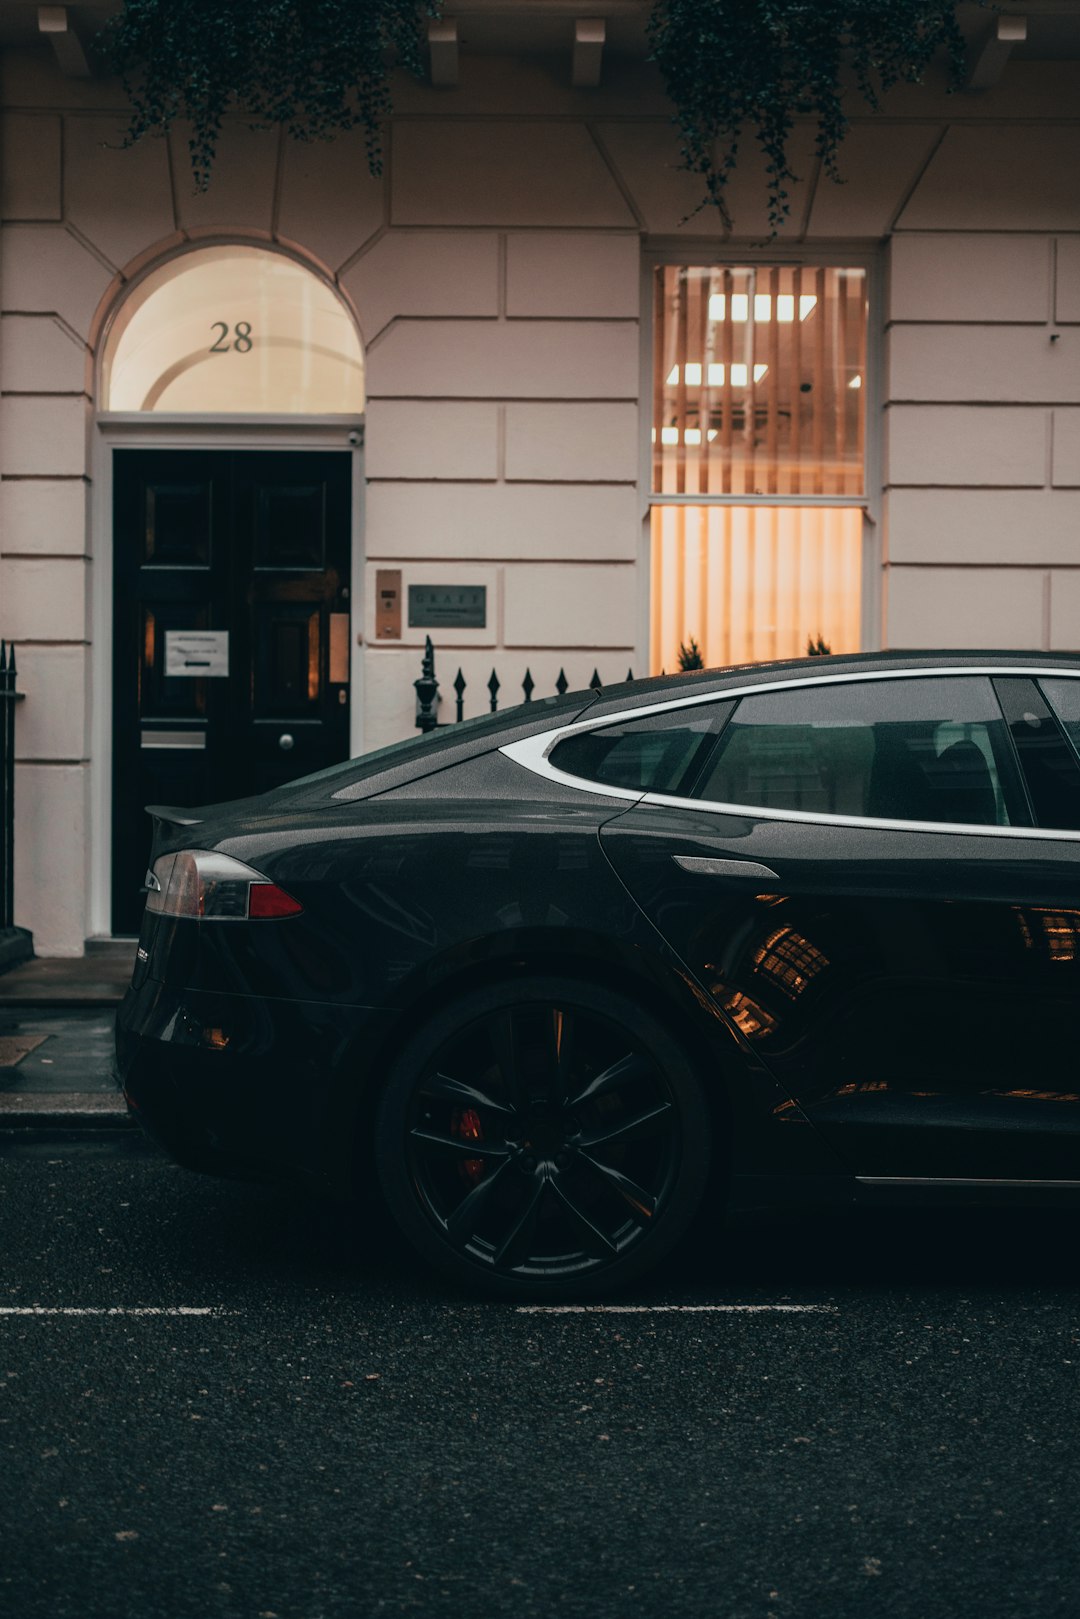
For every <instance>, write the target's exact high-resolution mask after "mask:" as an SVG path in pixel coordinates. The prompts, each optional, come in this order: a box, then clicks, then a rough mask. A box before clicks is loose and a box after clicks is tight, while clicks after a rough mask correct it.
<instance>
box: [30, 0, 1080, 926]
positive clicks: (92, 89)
mask: <svg viewBox="0 0 1080 1619" xmlns="http://www.w3.org/2000/svg"><path fill="white" fill-rule="evenodd" d="M36 9H37V8H36V7H30V6H26V7H11V8H8V12H6V13H5V21H4V23H3V26H5V27H8V28H9V35H8V38H9V43H8V44H7V45H6V48H5V50H4V53H3V60H2V78H0V83H2V95H3V122H2V136H0V138H2V162H3V193H2V218H0V309H2V318H0V396H2V397H0V635H2V636H3V637H4V638H6V639H7V640H9V641H11V642H13V643H14V644H15V646H16V649H17V657H18V665H19V671H20V673H19V685H20V689H21V690H22V691H23V692H24V693H25V700H24V701H23V702H22V703H21V705H20V708H19V713H18V720H17V777H16V795H17V799H16V801H17V817H16V897H15V909H16V921H17V922H18V923H20V924H22V925H23V926H25V927H28V928H30V929H32V930H33V934H34V940H35V946H36V949H37V951H38V953H39V954H43V955H76V954H79V953H81V952H82V951H83V949H84V946H85V941H86V940H87V939H90V938H94V937H110V936H115V935H123V934H126V933H128V932H130V931H131V927H132V923H131V915H132V909H131V907H132V905H133V904H136V903H137V894H136V896H135V899H134V900H133V899H132V898H131V897H130V895H129V896H128V898H125V895H127V894H128V890H129V889H131V891H132V893H134V892H135V890H134V889H133V888H132V884H131V882H130V874H129V872H128V866H131V864H132V862H134V864H136V865H137V863H138V859H139V858H140V851H139V848H138V847H136V846H137V845H138V838H139V833H138V832H137V831H135V830H132V829H133V828H134V827H135V825H136V822H135V821H133V820H132V819H131V817H132V815H137V814H141V809H140V807H139V804H138V803H136V800H140V801H141V795H143V794H144V793H145V794H147V795H149V796H151V797H153V798H158V799H161V798H162V797H163V796H164V797H167V799H168V800H169V801H173V802H178V801H179V802H185V801H186V802H193V803H198V802H204V801H206V799H207V798H221V797H225V796H230V795H231V793H233V792H237V793H239V792H242V791H250V790H255V789H256V788H257V787H259V786H261V785H268V784H269V783H270V782H271V781H272V780H275V779H283V775H282V773H283V772H284V774H288V773H289V770H290V769H291V770H292V773H293V774H296V773H299V772H300V771H301V770H304V769H307V768H312V767H314V766H315V765H317V764H319V763H322V762H326V761H328V760H329V759H331V758H333V757H345V756H347V754H348V753H349V752H352V753H357V752H360V751H362V750H364V749H366V748H370V747H375V746H380V745H382V744H384V743H387V742H390V741H393V740H396V739H398V738H400V737H403V736H407V735H409V734H410V733H411V732H412V730H413V727H414V715H415V694H414V691H413V685H412V683H413V681H414V680H415V679H416V677H417V676H418V675H419V673H420V659H421V655H422V650H423V646H424V641H425V638H426V637H427V636H428V635H430V636H431V637H432V640H433V642H434V644H435V646H436V656H437V670H438V674H439V677H440V680H441V683H442V704H441V709H440V718H441V719H443V720H451V721H452V719H453V715H454V707H455V703H454V692H453V689H452V681H453V678H454V676H455V674H456V672H457V670H458V668H459V667H460V669H461V671H462V674H463V677H464V680H465V682H466V686H465V694H464V699H463V707H464V712H465V714H466V715H467V716H468V715H470V714H474V713H478V712H481V711H483V710H485V709H486V708H487V706H488V703H489V693H488V685H487V682H488V679H489V676H490V674H491V671H492V669H493V668H494V669H495V670H496V671H497V674H498V678H499V680H500V682H501V690H500V699H501V701H502V702H504V703H508V702H512V701H515V700H519V698H520V687H521V681H522V679H523V678H524V676H525V672H526V670H528V671H529V675H530V678H531V680H532V681H533V682H534V684H535V693H536V695H537V696H542V695H546V694H547V693H549V692H551V691H552V690H554V689H555V685H556V682H557V680H558V679H559V677H560V674H561V673H563V674H564V675H565V678H566V679H567V680H568V681H569V683H570V685H571V686H582V685H585V684H586V683H587V682H588V681H589V679H590V678H591V677H592V675H593V672H594V670H595V671H596V672H597V673H598V675H599V677H600V679H601V680H602V681H604V682H610V681H614V680H621V679H624V678H625V677H626V674H627V671H628V670H632V671H633V672H634V674H635V675H641V674H645V673H648V672H650V671H659V670H660V669H661V668H667V669H668V670H670V669H671V668H672V667H673V666H674V663H675V661H676V659H677V657H678V653H679V648H680V646H681V645H685V644H688V643H689V641H690V639H691V638H693V639H694V640H695V641H696V642H697V643H698V645H699V646H700V647H701V649H702V652H703V653H704V655H705V657H706V661H708V662H711V663H717V662H726V661H737V660H742V659H745V658H753V659H756V658H766V657H773V656H790V655H798V654H801V653H803V652H805V650H806V643H807V641H808V640H814V641H817V640H819V639H820V641H821V642H823V643H824V644H825V645H826V646H828V647H830V648H831V650H833V651H841V650H854V649H856V648H860V647H861V648H876V647H880V646H890V647H944V646H993V647H1002V648H1005V647H1029V648H1054V649H1060V648H1068V647H1076V646H1080V179H1078V176H1080V115H1078V114H1080V97H1078V90H1080V18H1077V17H1076V16H1075V15H1074V14H1075V12H1076V10H1077V8H1076V7H1075V6H1071V5H1070V6H1066V5H1055V4H1053V3H1052V0H1044V3H1043V4H1042V5H1039V4H1035V3H1033V4H1031V5H1029V6H1024V5H1018V6H1016V7H1015V8H1011V11H1012V12H1015V15H1016V16H1017V17H1019V18H1021V19H1022V20H1023V22H1024V27H1023V29H1014V30H1013V36H1017V35H1020V34H1022V35H1023V36H1024V37H1022V38H1015V42H1014V43H1012V45H1011V49H1008V50H1004V51H1002V50H997V52H996V54H995V53H994V52H991V54H990V56H988V57H984V58H983V59H984V63H985V64H986V65H985V66H984V70H983V72H982V74H981V77H980V80H979V82H980V83H982V81H988V82H985V83H984V84H983V87H981V88H977V89H975V88H973V89H970V90H968V91H965V92H960V93H957V94H947V93H946V88H945V84H944V73H943V71H942V73H941V74H940V75H931V77H930V81H929V82H928V83H927V84H926V85H925V86H922V87H911V86H905V87H903V88H902V89H899V90H897V91H896V92H894V93H893V94H892V95H890V97H889V98H888V100H887V102H886V104H885V106H884V108H883V109H882V111H881V112H879V113H877V114H874V115H870V114H867V115H865V116H857V117H856V118H855V121H854V124H853V128H852V131H851V134H850V136H849V138H848V140H847V142H846V144H845V146H844V148H843V149H842V154H841V168H842V172H843V175H844V179H845V183H844V184H843V185H842V186H837V185H834V184H832V183H831V182H830V181H828V180H827V179H826V178H825V177H824V176H823V175H821V174H820V172H819V165H818V163H817V160H816V159H815V157H814V155H813V149H814V132H813V130H812V128H810V127H809V126H807V127H805V128H804V127H802V126H799V127H798V128H797V130H796V135H795V141H794V146H793V167H794V169H795V172H796V173H797V174H798V175H799V177H800V179H799V183H798V184H797V185H796V186H795V187H793V188H792V195H791V214H790V221H789V223H788V224H787V225H786V226H785V227H784V228H783V229H781V230H780V232H779V233H778V235H777V236H776V237H775V238H772V239H770V238H769V234H768V228H767V223H766V215H765V185H764V175H763V173H762V170H761V168H760V166H759V165H758V164H757V163H756V162H755V161H752V160H749V159H748V160H747V161H746V162H745V163H744V164H743V165H741V166H740V169H739V171H738V173H737V175H736V177H735V179H734V181H733V182H732V186H731V209H732V213H733V216H734V227H735V228H734V233H731V234H728V233H725V231H724V229H723V227H722V224H721V222H720V220H719V219H718V218H717V217H716V216H715V215H714V214H712V213H709V212H707V211H702V212H697V213H694V212H693V210H694V208H695V205H696V203H697V201H698V188H697V185H696V182H695V181H694V180H692V179H691V178H690V177H688V176H687V175H685V174H683V173H681V172H679V170H678V167H677V164H678V148H677V141H676V138H675V135H674V131H673V129H672V125H671V109H670V107H669V105H668V104H667V102H666V101H665V98H664V95H663V92H662V87H661V85H660V83H659V80H658V78H657V76H656V73H655V70H654V69H653V68H652V67H651V66H650V65H649V64H648V62H647V61H646V60H645V57H644V49H643V46H642V44H641V22H642V17H643V15H644V8H643V7H641V6H639V5H637V4H636V3H628V0H616V3H613V4H610V5H608V6H607V7H605V6H604V5H599V6H597V7H593V8H591V10H590V20H599V21H603V22H604V23H605V27H604V29H603V30H601V32H602V33H603V35H604V39H605V44H604V48H603V52H602V59H600V61H599V69H600V71H599V82H598V83H597V84H595V85H591V86H580V87H575V86H574V85H573V83H572V82H571V81H572V77H573V74H572V61H573V41H574V37H575V24H576V21H577V19H576V17H575V12H574V8H573V7H571V6H565V5H562V4H561V3H557V0H535V3H534V4H531V5H530V4H524V5H518V6H516V7H513V8H511V7H509V6H501V5H499V4H495V3H489V4H488V5H486V6H485V7H483V8H482V9H481V8H477V10H476V12H475V14H474V13H472V12H470V11H466V12H463V14H462V16H461V18H460V19H459V22H458V30H457V36H458V39H459V41H460V48H459V51H458V53H457V56H456V60H455V59H454V58H451V60H450V66H449V67H444V68H442V69H441V70H440V73H439V75H438V76H439V77H442V78H444V79H445V78H447V77H449V78H450V80H451V81H452V82H450V83H444V84H442V85H439V86H433V85H430V84H427V85H424V84H418V83H415V82H413V81H410V80H406V79H400V80H398V81H397V82H396V83H395V114H394V117H393V120H392V122H391V124H390V126H389V128H388V130H387V133H386V140H385V155H386V162H385V169H384V174H383V176H382V177H381V178H378V179H375V178H372V177H371V175H370V174H369V173H368V170H367V165H366V161H365V155H364V150H363V143H362V140H361V139H360V138H359V137H358V136H357V137H354V136H347V137H343V138H341V139H339V140H337V141H335V142H333V143H330V144H325V145H324V144H318V145H311V146H305V145H298V144H295V143H292V142H290V141H289V140H287V139H286V138H285V137H284V136H283V135H281V134H280V133H279V132H277V131H267V130H262V131H255V130H252V129H250V128H249V127H247V126H246V124H245V123H244V122H243V121H242V120H235V121H234V122H233V124H232V125H231V127H230V128H229V129H228V130H227V132H226V135H225V138H224V140H223V142H222V146H221V150H220V154H219V158H218V161H217V164H216V167H215V170H214V174H213V180H212V184H211V186H210V189H209V191H207V192H206V193H204V194H197V193H196V192H195V190H194V187H193V184H192V181H191V176H190V169H189V165H188V160H187V154H186V148H185V138H184V135H183V133H182V132H174V133H173V135H172V136H170V138H169V139H168V140H165V139H148V140H145V141H143V142H142V143H140V144H139V145H137V146H135V147H134V148H132V149H129V150H125V149H124V148H123V144H122V141H123V131H124V127H125V111H124V103H123V97H122V94H121V92H120V89H119V87H118V85H117V84H116V83H114V82H110V81H108V80H102V79H99V78H94V77H83V76H78V75H75V76H72V75H71V74H70V72H65V71H64V70H63V67H62V65H61V62H60V61H59V60H58V58H57V55H56V53H55V52H54V50H53V48H52V46H51V44H50V41H49V39H48V38H45V37H41V38H38V37H35V33H34V28H35V23H34V17H35V14H36ZM52 9H56V8H52ZM67 11H68V13H69V14H70V19H71V25H72V28H73V29H75V28H77V27H78V26H80V15H79V14H80V8H79V7H78V6H72V7H68V8H67ZM15 13H18V17H17V26H16V25H15V24H10V25H9V23H8V22H7V18H8V16H9V15H14V14H15ZM965 24H966V26H968V27H969V28H970V31H971V38H972V55H973V60H974V61H976V62H977V61H978V60H979V57H980V51H982V50H983V48H984V46H985V44H986V39H984V36H985V35H986V31H987V30H991V29H992V30H993V31H994V39H993V43H994V45H995V46H997V44H998V32H999V29H998V20H997V18H996V17H995V18H989V17H987V16H986V15H985V14H984V13H980V14H979V15H977V16H975V17H974V18H972V19H968V18H967V17H966V16H965ZM594 37H595V30H594ZM590 71H591V70H590ZM578 76H579V77H580V76H581V74H580V72H579V75H578ZM592 76H595V73H594V72H593V73H592ZM688 216H689V217H688ZM199 636H203V637H206V638H208V639H204V640H203V641H201V642H200V641H199V640H198V637H199ZM192 637H195V639H192ZM200 660H202V661H200ZM221 660H224V664H223V666H222V663H221ZM284 738H288V743H287V744H286V743H285V742H284V741H283V739H284ZM222 788H227V789H228V791H224V790H220V789H222ZM185 792H186V793H187V794H188V796H187V798H184V797H183V796H182V795H183V794H184V793H185ZM132 804H135V808H134V810H133V809H132V807H131V806H132ZM125 817H126V819H125ZM139 824H140V825H141V823H139ZM118 829H119V830H118ZM125 862H127V865H125ZM125 885H126V886H125Z"/></svg>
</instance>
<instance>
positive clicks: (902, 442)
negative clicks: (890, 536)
mask: <svg viewBox="0 0 1080 1619" xmlns="http://www.w3.org/2000/svg"><path fill="white" fill-rule="evenodd" d="M1078 414H1080V412H1078ZM1048 425H1049V412H1048V411H1045V410H1040V409H1039V408H1037V407H1035V406H1026V407H1024V406H1020V407H1012V406H1008V405H1001V406H997V405H989V406H986V405H893V406H891V407H890V408H889V410H887V411H886V413H885V442H886V465H887V468H888V472H887V481H888V483H890V484H891V485H894V486H895V485H897V484H967V485H994V484H1005V485H1013V486H1029V487H1034V488H1041V487H1042V485H1043V484H1044V483H1045V482H1046V447H1047V428H1048Z"/></svg>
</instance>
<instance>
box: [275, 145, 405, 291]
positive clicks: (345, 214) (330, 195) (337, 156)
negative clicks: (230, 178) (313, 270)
mask: <svg viewBox="0 0 1080 1619" xmlns="http://www.w3.org/2000/svg"><path fill="white" fill-rule="evenodd" d="M384 191H385V180H384V178H383V177H382V176H381V175H380V176H373V175H372V174H370V173H369V171H368V164H367V151H366V146H365V140H364V135H363V132H362V131H361V130H358V129H354V130H350V131H349V132H348V133H347V134H342V135H337V136H335V137H334V139H333V140H332V141H294V140H288V139H287V140H286V141H285V144H284V146H283V148H282V154H281V189H280V194H279V197H278V214H277V235H278V237H279V239H280V240H281V241H283V242H289V243H292V244H293V245H294V246H296V247H299V248H300V249H301V250H302V251H304V252H307V253H311V254H313V255H314V256H315V258H317V259H318V260H319V261H320V263H321V264H322V265H323V267H324V268H325V269H327V270H329V271H330V272H331V273H333V272H334V271H336V270H337V269H339V267H340V266H341V265H342V264H344V263H345V261H346V259H348V258H351V257H352V255H353V254H354V253H356V252H357V251H358V250H359V249H360V248H361V247H362V246H363V245H364V243H365V242H366V241H367V240H368V238H369V237H371V236H373V235H374V234H375V232H376V231H377V230H378V229H379V228H380V226H381V225H382V224H383V221H384V215H385V212H386V204H385V199H384Z"/></svg>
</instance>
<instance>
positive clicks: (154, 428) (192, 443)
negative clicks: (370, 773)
mask: <svg viewBox="0 0 1080 1619" xmlns="http://www.w3.org/2000/svg"><path fill="white" fill-rule="evenodd" d="M118 449H125V450H159V451H160V450H267V451H270V450H342V451H346V452H348V453H349V455H350V457H351V471H352V487H351V491H350V524H349V529H350V532H349V545H350V564H349V573H350V578H349V610H350V645H349V690H350V703H349V751H350V753H351V754H352V755H353V756H355V755H356V754H358V753H362V752H363V749H364V732H363V708H364V705H363V700H362V695H361V674H362V669H363V646H362V644H361V637H362V632H363V624H364V618H363V606H364V603H363V586H364V498H363V491H364V417H363V416H362V415H358V416H271V415H267V416H259V417H256V418H244V417H236V416H218V415H196V414H191V415H183V416H170V415H166V414H164V413H162V414H161V415H157V414H155V415H147V414H143V413H140V412H130V413H129V412H122V411H102V412H100V413H99V414H98V416H97V417H96V419H95V430H94V432H93V442H92V445H91V454H90V463H91V493H90V513H89V517H90V536H91V538H90V547H89V549H90V556H91V560H92V562H93V568H92V572H91V585H90V600H89V603H88V610H89V612H88V616H89V631H90V641H91V648H90V694H91V701H90V726H89V729H90V735H89V744H90V785H89V794H90V803H89V822H90V837H89V849H90V861H89V871H88V892H87V931H88V934H89V936H90V937H91V938H111V937H112V901H111V895H112V797H113V794H112V767H113V704H112V695H113V451H114V450H118Z"/></svg>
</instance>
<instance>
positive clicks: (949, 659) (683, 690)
mask: <svg viewBox="0 0 1080 1619" xmlns="http://www.w3.org/2000/svg"><path fill="white" fill-rule="evenodd" d="M987 664H989V665H992V666H993V667H995V668H1008V669H1013V668H1015V669H1017V670H1023V669H1030V668H1033V667H1038V668H1043V669H1045V668H1058V667H1060V668H1061V669H1063V670H1066V669H1077V670H1080V653H1076V652H1040V651H1031V652H1018V651H1016V649H1015V648H1013V649H1012V650H1010V651H1007V652H1002V651H1000V650H998V649H995V648H987V649H968V648H965V649H963V650H957V649H956V648H949V649H945V650H941V651H938V650H935V649H932V648H922V647H920V648H918V649H916V650H910V651H908V650H903V649H893V650H891V651H889V652H850V653H829V654H826V655H825V656H822V657H813V658H785V659H782V660H777V661H776V662H773V663H742V664H729V665H727V666H726V667H724V668H716V669H693V670H690V671H688V672H687V673H685V674H671V675H668V674H660V675H653V676H650V677H647V678H645V679H643V680H626V681H622V682H621V683H620V684H619V685H616V686H604V687H602V688H601V689H600V691H599V693H598V696H597V701H596V702H595V703H594V704H593V705H592V707H591V708H590V709H589V719H590V720H594V719H599V717H600V716H601V715H602V714H609V713H616V712H619V713H622V712H624V711H625V710H627V709H631V708H638V707H644V706H646V705H647V704H650V703H662V702H664V701H666V700H668V699H669V698H670V699H672V700H674V699H677V698H680V697H700V696H704V695H705V694H706V693H708V692H710V691H714V690H715V691H716V692H722V691H725V690H727V689H728V688H729V687H731V686H738V687H740V688H743V687H746V686H756V685H768V684H770V683H771V682H772V681H775V680H783V679H797V678H799V677H803V678H805V677H806V676H815V675H816V676H826V675H841V674H850V675H853V676H857V675H859V674H863V673H866V674H870V673H875V672H877V673H881V672H883V671H885V670H889V669H894V670H896V671H897V672H898V673H899V672H901V671H903V670H920V669H965V668H971V667H985V666H986V665H987Z"/></svg>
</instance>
